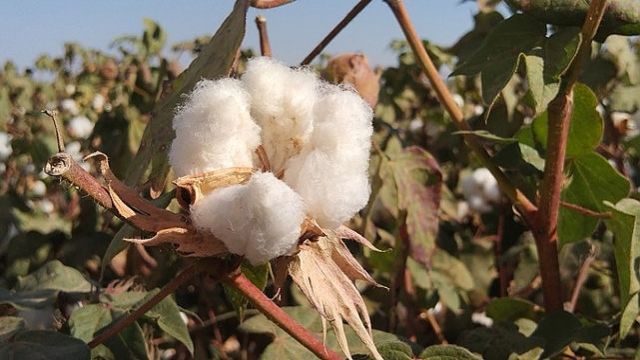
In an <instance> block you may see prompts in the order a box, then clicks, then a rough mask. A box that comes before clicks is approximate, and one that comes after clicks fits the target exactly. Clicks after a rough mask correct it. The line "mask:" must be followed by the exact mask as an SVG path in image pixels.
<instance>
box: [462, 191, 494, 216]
mask: <svg viewBox="0 0 640 360" xmlns="http://www.w3.org/2000/svg"><path fill="white" fill-rule="evenodd" d="M467 202H468V203H469V207H470V208H471V209H472V210H475V211H477V212H481V213H487V212H489V211H491V205H489V204H488V203H487V201H486V200H485V199H484V197H482V196H481V195H471V196H469V197H468V198H467Z"/></svg>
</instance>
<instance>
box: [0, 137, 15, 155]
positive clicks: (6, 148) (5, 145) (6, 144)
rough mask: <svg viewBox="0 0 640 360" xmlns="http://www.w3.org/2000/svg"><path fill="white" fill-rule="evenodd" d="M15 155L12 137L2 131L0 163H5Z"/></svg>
mask: <svg viewBox="0 0 640 360" xmlns="http://www.w3.org/2000/svg"><path fill="white" fill-rule="evenodd" d="M12 153H13V148H12V147H11V135H9V134H7V133H6V132H2V131H0V161H5V160H7V158H9V156H11V154H12Z"/></svg>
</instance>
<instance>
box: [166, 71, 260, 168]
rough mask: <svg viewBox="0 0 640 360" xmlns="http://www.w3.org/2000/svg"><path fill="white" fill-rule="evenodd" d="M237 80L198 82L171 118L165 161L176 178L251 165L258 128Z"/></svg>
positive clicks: (258, 133) (256, 144)
mask: <svg viewBox="0 0 640 360" xmlns="http://www.w3.org/2000/svg"><path fill="white" fill-rule="evenodd" d="M249 106H250V105H249V94H248V93H247V92H246V91H245V90H244V89H243V88H242V84H241V83H240V82H239V81H238V80H234V79H223V80H218V81H210V80H203V81H200V82H199V83H198V84H197V85H196V87H195V89H194V91H193V92H192V93H191V94H190V95H189V98H188V99H187V101H186V102H185V103H184V104H183V105H182V106H181V107H180V108H179V110H178V112H177V113H176V115H175V117H174V119H173V128H174V129H175V132H176V137H175V139H174V140H173V143H172V145H171V151H170V152H169V162H170V163H171V165H172V166H173V169H174V171H175V173H176V175H177V176H184V175H193V174H199V173H203V172H208V171H213V170H218V169H223V168H229V167H251V166H253V154H254V151H255V149H256V148H257V147H258V145H260V127H258V125H257V124H256V123H255V122H254V121H253V119H252V118H251V114H250V112H249V111H250V110H249V109H250V108H249Z"/></svg>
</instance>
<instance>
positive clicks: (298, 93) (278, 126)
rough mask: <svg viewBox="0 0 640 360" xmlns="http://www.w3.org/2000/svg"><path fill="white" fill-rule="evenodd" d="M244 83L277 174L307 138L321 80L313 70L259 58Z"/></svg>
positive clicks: (255, 60)
mask: <svg viewBox="0 0 640 360" xmlns="http://www.w3.org/2000/svg"><path fill="white" fill-rule="evenodd" d="M242 82H243V84H244V86H245V88H246V89H247V91H248V92H249V94H250V95H251V114H252V115H253V117H254V119H255V120H256V122H257V123H258V125H260V127H261V128H262V145H263V146H264V148H265V152H266V153H267V156H268V157H269V161H270V163H271V167H272V169H273V171H274V172H275V173H278V172H279V171H281V170H282V169H283V168H284V167H285V163H286V161H287V160H288V159H289V158H291V157H292V156H294V155H296V154H297V153H299V152H300V150H301V148H302V145H303V144H304V143H305V142H306V141H307V139H308V136H309V134H310V132H311V129H312V120H313V107H314V103H315V99H316V97H317V91H318V86H319V84H320V81H319V80H318V78H317V76H316V75H315V74H314V73H312V72H311V71H307V70H293V69H290V68H289V67H287V66H285V65H283V64H281V63H279V62H277V61H275V60H272V59H269V58H266V57H260V58H255V59H252V60H250V61H249V62H248V64H247V70H246V72H245V74H244V75H243V76H242Z"/></svg>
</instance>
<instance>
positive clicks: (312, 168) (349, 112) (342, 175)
mask: <svg viewBox="0 0 640 360" xmlns="http://www.w3.org/2000/svg"><path fill="white" fill-rule="evenodd" d="M372 116H373V114H372V111H371V108H370V107H369V105H368V104H367V103H366V102H365V101H364V100H362V98H360V97H359V96H358V95H357V94H355V93H354V92H352V91H350V90H346V89H343V88H340V87H338V86H333V85H331V86H326V87H325V88H324V89H323V94H322V97H321V98H320V99H319V100H318V101H317V102H316V105H315V108H314V121H315V122H314V127H313V132H312V134H311V138H310V142H309V144H308V146H307V147H306V148H305V149H304V150H303V152H302V153H301V154H299V155H297V156H295V157H294V158H292V159H291V160H290V161H289V163H288V166H287V169H286V172H285V176H284V180H285V181H286V182H287V183H288V184H289V185H291V187H292V188H293V189H294V190H295V191H296V192H297V193H298V194H300V196H302V198H303V199H304V202H305V205H306V206H307V212H308V213H309V215H311V216H312V217H313V218H314V219H316V220H317V221H318V224H319V225H320V226H322V227H327V228H336V227H338V226H340V224H342V223H344V222H345V221H347V220H349V219H350V218H352V217H353V216H354V215H355V214H356V213H357V212H358V211H359V210H360V209H362V208H363V207H364V206H365V205H366V204H367V201H368V200H369V194H370V186H369V174H368V168H369V151H370V147H371V134H372V132H373V127H372V125H371V119H372Z"/></svg>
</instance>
